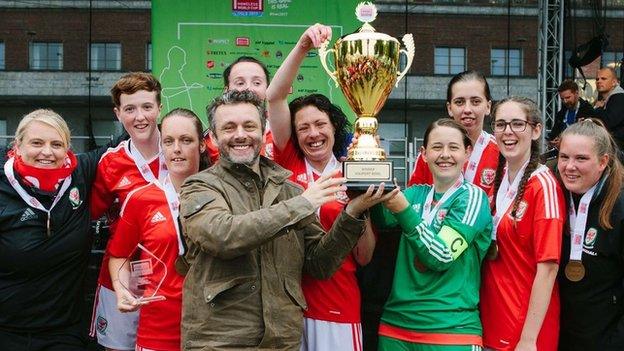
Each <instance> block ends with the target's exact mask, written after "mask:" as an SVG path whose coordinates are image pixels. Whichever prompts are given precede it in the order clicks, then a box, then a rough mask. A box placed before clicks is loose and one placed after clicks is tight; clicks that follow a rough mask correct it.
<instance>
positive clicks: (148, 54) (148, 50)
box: [145, 43, 152, 72]
mask: <svg viewBox="0 0 624 351" xmlns="http://www.w3.org/2000/svg"><path fill="white" fill-rule="evenodd" d="M145 70H147V71H148V72H151V71H152V43H147V45H146V46H145Z"/></svg>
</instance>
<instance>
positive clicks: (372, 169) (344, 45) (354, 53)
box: [319, 2, 414, 191]
mask: <svg viewBox="0 0 624 351" xmlns="http://www.w3.org/2000/svg"><path fill="white" fill-rule="evenodd" d="M355 14H356V16H357V18H358V20H360V21H361V22H364V25H363V26H362V27H361V28H360V29H359V30H358V31H357V32H356V33H353V34H349V35H347V36H345V37H343V38H340V39H338V40H337V41H336V44H334V48H333V49H327V46H328V45H329V42H325V43H323V44H322V45H321V47H320V48H319V57H320V59H321V64H322V65H323V68H324V69H325V71H326V72H327V74H329V76H330V77H331V78H332V79H333V80H334V82H336V86H340V89H341V90H342V93H343V94H344V96H345V98H346V99H347V102H348V103H349V106H351V108H352V109H353V111H354V112H355V114H356V115H357V117H358V118H357V120H356V121H355V132H356V134H357V135H358V138H357V143H356V144H355V145H353V146H352V147H351V148H350V149H349V150H348V153H347V160H346V161H345V162H344V163H343V166H342V170H343V176H344V177H345V178H347V187H348V188H349V189H350V190H356V191H357V190H366V189H367V188H368V187H369V186H370V185H371V184H378V183H379V182H385V183H386V189H390V188H393V179H394V176H393V168H392V161H388V160H386V153H385V151H384V150H383V149H382V148H380V147H379V144H378V143H377V138H376V135H377V126H378V123H377V119H376V118H375V116H376V115H377V113H379V110H381V108H382V107H383V105H384V103H385V102H386V99H387V98H388V96H389V95H390V92H391V91H392V88H393V87H394V86H396V85H398V82H399V80H401V78H403V76H404V75H405V74H406V73H407V71H408V70H409V67H410V66H411V64H412V59H413V58H414V38H413V37H412V35H411V34H406V35H404V36H403V44H405V48H406V49H405V50H404V49H401V44H400V43H399V41H398V40H397V39H395V38H393V37H391V36H389V35H387V34H384V33H377V32H375V29H374V28H373V27H372V26H371V25H370V24H369V22H372V21H374V20H375V17H376V16H377V9H376V8H375V5H373V4H371V3H370V2H363V3H360V4H359V5H358V6H357V8H356V9H355ZM330 52H333V53H334V65H335V67H336V71H334V72H331V71H330V70H329V68H328V66H327V55H328V54H329V53H330ZM401 53H404V54H405V56H406V57H407V64H406V66H405V69H404V70H403V71H402V72H399V56H400V55H401Z"/></svg>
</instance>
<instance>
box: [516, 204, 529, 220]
mask: <svg viewBox="0 0 624 351" xmlns="http://www.w3.org/2000/svg"><path fill="white" fill-rule="evenodd" d="M527 208H529V204H527V203H526V201H524V200H522V201H520V203H519V204H518V209H517V210H516V219H517V220H521V219H522V217H524V214H525V213H526V210H527Z"/></svg>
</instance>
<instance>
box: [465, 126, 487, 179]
mask: <svg viewBox="0 0 624 351" xmlns="http://www.w3.org/2000/svg"><path fill="white" fill-rule="evenodd" d="M489 140H490V138H489V135H488V133H486V132H485V131H481V135H479V139H477V143H476V144H475V146H474V149H473V150H472V153H471V154H470V159H469V160H468V163H467V164H466V170H465V171H464V178H466V181H467V182H468V183H474V178H475V175H476V174H477V167H478V166H479V161H481V155H483V151H484V150H485V147H486V146H487V144H488V141H489Z"/></svg>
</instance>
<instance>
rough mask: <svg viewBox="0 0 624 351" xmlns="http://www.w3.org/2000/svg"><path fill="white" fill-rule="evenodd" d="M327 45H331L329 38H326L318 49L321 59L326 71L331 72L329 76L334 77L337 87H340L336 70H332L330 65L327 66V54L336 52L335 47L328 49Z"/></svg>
mask: <svg viewBox="0 0 624 351" xmlns="http://www.w3.org/2000/svg"><path fill="white" fill-rule="evenodd" d="M327 45H329V40H325V41H324V42H323V43H322V44H321V46H320V47H319V49H318V52H319V57H320V59H321V65H323V68H324V69H325V72H327V74H329V77H330V78H331V79H333V81H334V83H336V88H337V87H338V78H337V77H336V71H334V72H330V70H329V67H327V54H329V53H330V52H332V51H333V52H335V51H336V50H334V49H327Z"/></svg>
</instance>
